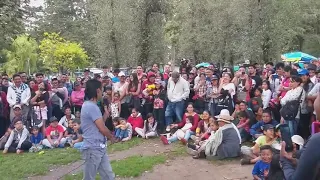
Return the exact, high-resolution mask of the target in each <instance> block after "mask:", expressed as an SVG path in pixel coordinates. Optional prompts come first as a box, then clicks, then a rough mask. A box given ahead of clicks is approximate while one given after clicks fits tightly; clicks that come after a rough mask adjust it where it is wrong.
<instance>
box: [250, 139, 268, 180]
mask: <svg viewBox="0 0 320 180" xmlns="http://www.w3.org/2000/svg"><path fill="white" fill-rule="evenodd" d="M272 155H273V153H272V147H271V146H270V145H264V146H261V148H260V158H261V160H259V161H257V162H256V163H255V165H254V167H253V170H252V175H253V179H255V180H265V179H266V178H267V177H268V173H269V169H270V163H271V160H272Z"/></svg>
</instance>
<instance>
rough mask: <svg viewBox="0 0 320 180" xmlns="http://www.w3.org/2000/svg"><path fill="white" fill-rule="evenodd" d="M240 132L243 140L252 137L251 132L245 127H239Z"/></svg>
mask: <svg viewBox="0 0 320 180" xmlns="http://www.w3.org/2000/svg"><path fill="white" fill-rule="evenodd" d="M239 133H240V136H241V141H242V142H245V141H247V140H248V139H249V137H250V134H249V132H247V131H246V130H245V129H244V128H240V129H239Z"/></svg>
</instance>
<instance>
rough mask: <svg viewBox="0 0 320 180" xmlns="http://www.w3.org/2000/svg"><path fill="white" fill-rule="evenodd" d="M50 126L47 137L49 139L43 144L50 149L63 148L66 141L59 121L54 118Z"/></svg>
mask: <svg viewBox="0 0 320 180" xmlns="http://www.w3.org/2000/svg"><path fill="white" fill-rule="evenodd" d="M49 121H50V125H49V126H48V127H47V128H46V132H45V136H46V138H47V139H44V140H43V141H42V144H43V145H44V146H46V147H48V148H51V149H52V148H57V147H63V146H64V144H65V143H66V139H65V138H63V132H64V128H63V127H62V126H61V125H59V120H58V119H57V118H56V117H55V116H52V117H51V118H50V119H49Z"/></svg>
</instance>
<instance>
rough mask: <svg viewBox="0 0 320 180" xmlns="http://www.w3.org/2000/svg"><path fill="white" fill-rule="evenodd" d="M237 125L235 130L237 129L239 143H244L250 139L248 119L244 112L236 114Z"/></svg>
mask: <svg viewBox="0 0 320 180" xmlns="http://www.w3.org/2000/svg"><path fill="white" fill-rule="evenodd" d="M238 118H239V123H238V125H237V128H238V129H239V133H240V136H241V142H245V141H247V140H248V139H249V137H250V132H249V131H250V125H249V124H250V119H249V116H248V114H247V112H245V111H240V112H239V113H238Z"/></svg>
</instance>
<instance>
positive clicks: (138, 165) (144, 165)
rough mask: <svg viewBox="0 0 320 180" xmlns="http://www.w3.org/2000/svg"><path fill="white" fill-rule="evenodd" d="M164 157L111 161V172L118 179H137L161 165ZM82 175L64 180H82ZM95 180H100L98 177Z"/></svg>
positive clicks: (133, 157)
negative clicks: (118, 177)
mask: <svg viewBox="0 0 320 180" xmlns="http://www.w3.org/2000/svg"><path fill="white" fill-rule="evenodd" d="M165 161H166V156H164V155H156V156H130V157H128V158H125V159H122V160H115V161H111V166H112V170H113V172H114V173H115V174H116V175H117V176H120V177H138V176H140V175H141V174H142V173H144V172H145V171H150V170H151V169H152V168H153V167H154V166H155V165H158V164H163V163H165ZM82 178H83V174H82V173H79V174H76V175H67V176H65V178H64V179H65V180H77V179H82ZM96 179H100V177H99V175H98V176H97V177H96Z"/></svg>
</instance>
